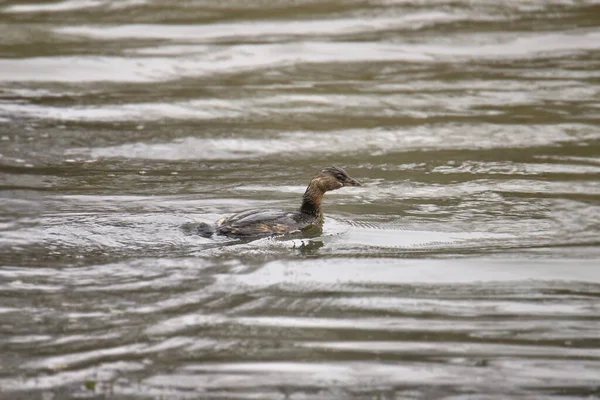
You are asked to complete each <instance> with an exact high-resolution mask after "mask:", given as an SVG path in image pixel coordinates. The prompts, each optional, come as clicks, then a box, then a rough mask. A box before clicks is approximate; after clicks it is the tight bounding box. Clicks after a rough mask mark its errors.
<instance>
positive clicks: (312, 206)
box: [203, 167, 360, 238]
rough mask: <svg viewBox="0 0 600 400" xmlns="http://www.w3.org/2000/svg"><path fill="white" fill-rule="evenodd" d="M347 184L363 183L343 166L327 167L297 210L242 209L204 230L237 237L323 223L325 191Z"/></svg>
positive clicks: (282, 232) (206, 232) (305, 194)
mask: <svg viewBox="0 0 600 400" xmlns="http://www.w3.org/2000/svg"><path fill="white" fill-rule="evenodd" d="M344 186H360V183H359V182H358V181H357V180H355V179H352V178H350V177H349V176H348V174H347V173H346V172H345V171H344V170H343V169H341V168H337V167H329V168H325V169H324V170H322V171H321V172H319V173H318V174H316V175H315V176H314V177H313V178H312V179H311V181H310V183H309V184H308V187H307V188H306V191H305V192H304V196H302V205H301V206H300V208H299V209H298V210H297V211H283V210H248V211H242V212H240V213H238V214H234V215H232V216H229V217H227V218H223V219H221V220H219V221H217V224H216V227H214V228H212V227H210V228H211V229H204V232H203V233H205V234H209V235H212V233H213V232H214V233H217V234H218V235H224V236H230V237H237V238H248V237H265V236H272V235H280V234H285V233H290V232H295V231H301V230H305V229H308V228H310V227H313V226H320V225H321V224H322V223H323V209H322V208H321V202H322V200H323V195H324V194H325V192H327V191H330V190H336V189H339V188H341V187H344Z"/></svg>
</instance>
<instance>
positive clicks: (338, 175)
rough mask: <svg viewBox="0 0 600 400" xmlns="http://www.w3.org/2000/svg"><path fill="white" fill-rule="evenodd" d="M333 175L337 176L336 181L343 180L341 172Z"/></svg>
mask: <svg viewBox="0 0 600 400" xmlns="http://www.w3.org/2000/svg"><path fill="white" fill-rule="evenodd" d="M335 177H336V178H337V180H338V181H343V180H344V175H342V174H337V175H336V176H335Z"/></svg>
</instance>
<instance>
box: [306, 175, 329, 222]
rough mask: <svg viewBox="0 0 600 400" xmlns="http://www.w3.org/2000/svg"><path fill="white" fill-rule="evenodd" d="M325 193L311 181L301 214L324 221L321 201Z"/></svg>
mask: <svg viewBox="0 0 600 400" xmlns="http://www.w3.org/2000/svg"><path fill="white" fill-rule="evenodd" d="M323 194H325V192H324V191H323V190H322V189H321V188H320V187H319V186H318V185H317V184H316V183H315V182H314V181H311V182H310V183H309V185H308V187H307V188H306V191H305V192H304V196H302V205H301V206H300V212H301V213H304V214H308V215H310V216H312V217H316V218H318V219H320V220H322V219H323V210H322V209H321V201H322V200H323Z"/></svg>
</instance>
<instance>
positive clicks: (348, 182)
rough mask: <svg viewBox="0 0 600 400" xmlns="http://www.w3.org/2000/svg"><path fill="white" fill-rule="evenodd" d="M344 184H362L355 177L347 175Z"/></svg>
mask: <svg viewBox="0 0 600 400" xmlns="http://www.w3.org/2000/svg"><path fill="white" fill-rule="evenodd" d="M344 186H362V185H361V184H360V182H359V181H357V180H356V179H352V178H350V177H348V179H346V181H345V182H344Z"/></svg>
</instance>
